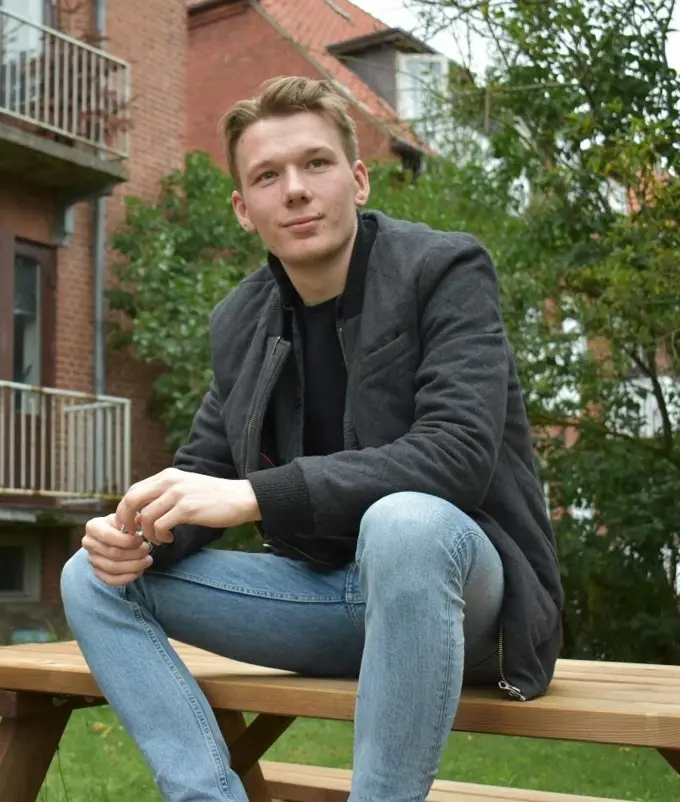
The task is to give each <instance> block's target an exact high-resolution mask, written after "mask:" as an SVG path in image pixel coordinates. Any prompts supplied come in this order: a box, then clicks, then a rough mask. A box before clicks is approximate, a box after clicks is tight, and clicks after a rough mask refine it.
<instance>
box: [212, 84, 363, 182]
mask: <svg viewBox="0 0 680 802" xmlns="http://www.w3.org/2000/svg"><path fill="white" fill-rule="evenodd" d="M347 109H348V104H347V101H346V100H345V98H344V97H342V95H341V94H340V93H339V92H338V91H337V90H336V89H335V88H334V87H333V85H332V84H331V83H330V82H329V81H325V80H316V79H314V78H305V77H302V76H297V75H293V76H284V77H280V78H272V79H270V80H269V81H265V82H264V83H263V84H262V86H261V87H260V92H259V94H258V95H256V96H255V97H253V98H249V99H248V100H240V101H238V102H237V103H234V105H233V106H232V107H231V108H230V109H229V111H227V113H226V114H225V115H224V117H223V118H222V120H221V121H220V126H219V130H220V134H221V136H222V138H223V140H224V148H225V152H226V156H227V166H228V168H229V172H230V173H231V175H232V177H233V179H234V183H235V185H236V187H237V188H238V189H240V187H241V180H240V176H239V174H238V168H237V166H236V148H237V146H238V143H239V140H240V139H241V137H242V136H243V134H244V132H245V131H246V130H247V129H248V128H249V127H250V126H251V125H253V123H256V122H259V121H260V120H264V119H267V118H269V117H285V116H288V115H292V114H298V113H300V112H305V111H309V112H313V113H315V114H319V115H321V116H323V117H325V118H326V119H327V120H329V121H330V122H331V123H333V125H335V127H336V128H337V131H338V133H339V134H340V139H341V140H342V147H343V150H344V152H345V155H346V156H347V160H348V161H349V163H350V164H354V162H355V161H356V160H357V159H358V158H359V145H358V142H357V129H356V125H355V124H354V120H353V119H352V118H351V117H350V116H349V114H348V112H347Z"/></svg>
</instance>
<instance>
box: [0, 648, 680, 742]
mask: <svg viewBox="0 0 680 802" xmlns="http://www.w3.org/2000/svg"><path fill="white" fill-rule="evenodd" d="M172 645H173V647H174V648H175V649H176V651H177V653H178V655H179V656H180V657H181V658H182V659H183V660H184V662H185V663H186V664H187V666H188V668H189V669H190V671H191V672H192V673H193V674H194V676H196V678H197V679H198V681H199V684H200V685H201V687H202V689H203V691H204V692H205V693H206V696H207V697H208V699H209V701H210V703H211V704H212V705H213V707H215V708H216V709H221V710H235V711H250V712H255V713H264V714H269V715H274V716H287V717H294V716H305V717H311V718H327V719H339V720H345V721H351V720H352V719H353V717H354V708H355V704H356V682H355V681H353V680H337V679H316V678H306V677H300V676H295V675H292V674H290V673H289V672H286V671H279V670H276V669H270V668H263V667H261V666H251V665H247V664H245V663H238V662H236V661H234V660H229V659H227V658H224V657H218V656H216V655H213V654H210V653H208V652H205V651H202V650H200V649H195V648H193V647H190V646H186V645H183V644H179V643H176V642H173V643H172ZM0 688H4V689H7V690H30V691H41V692H45V693H50V694H73V695H75V696H88V695H89V696H96V697H99V698H101V692H100V691H99V689H98V688H97V686H96V683H95V682H94V680H93V678H92V676H91V674H90V672H89V670H88V668H87V666H86V664H85V661H84V660H83V658H82V655H81V654H80V651H79V649H78V647H77V645H76V644H75V643H74V642H72V641H69V642H63V643H56V644H26V645H20V646H8V647H1V648H0ZM454 726H455V728H456V729H459V730H465V731H469V732H485V733H498V734H503V735H523V736H529V737H537V738H555V739H561V740H574V741H591V742H598V743H612V744H621V745H627V746H648V747H653V748H657V749H667V750H673V749H676V750H677V749H680V667H678V666H654V665H645V664H636V663H630V664H629V663H595V662H592V663H591V662H588V661H583V660H560V661H558V664H557V669H556V673H555V678H554V680H553V682H552V684H551V686H550V688H549V690H548V693H547V694H546V695H545V696H543V697H541V698H539V699H535V700H533V701H531V702H515V701H512V700H511V699H509V698H508V697H507V696H505V695H504V694H502V693H501V692H500V691H499V690H496V689H495V688H486V689H477V688H468V689H466V690H465V691H464V693H463V697H462V699H461V703H460V707H459V711H458V715H457V717H456V721H455V725H454Z"/></svg>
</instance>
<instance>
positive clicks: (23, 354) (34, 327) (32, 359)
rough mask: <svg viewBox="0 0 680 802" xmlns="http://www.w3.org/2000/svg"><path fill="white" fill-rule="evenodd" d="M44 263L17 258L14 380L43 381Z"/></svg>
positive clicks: (15, 269) (26, 381) (29, 382)
mask: <svg viewBox="0 0 680 802" xmlns="http://www.w3.org/2000/svg"><path fill="white" fill-rule="evenodd" d="M40 357H41V348H40V263H39V262H37V261H36V260H35V259H29V258H27V257H25V256H17V257H16V259H15V261H14V381H15V382H19V383H20V384H33V385H39V384H40V382H41V378H42V377H41V375H40V373H41V371H40V361H41V360H40Z"/></svg>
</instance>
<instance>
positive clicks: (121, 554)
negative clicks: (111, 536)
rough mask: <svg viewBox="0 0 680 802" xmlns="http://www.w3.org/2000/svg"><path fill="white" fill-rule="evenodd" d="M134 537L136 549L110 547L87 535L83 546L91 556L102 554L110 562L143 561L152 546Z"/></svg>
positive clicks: (83, 540) (82, 542)
mask: <svg viewBox="0 0 680 802" xmlns="http://www.w3.org/2000/svg"><path fill="white" fill-rule="evenodd" d="M127 537H129V536H127ZM132 537H134V540H135V547H134V548H121V547H120V546H109V545H107V544H106V543H102V542H101V541H100V540H97V539H96V538H94V537H92V536H91V535H88V534H85V536H84V537H83V539H82V541H81V544H82V547H83V548H84V549H85V550H86V551H88V552H90V554H100V555H101V556H102V557H107V558H108V559H109V560H115V561H116V562H121V561H123V560H141V559H143V558H144V557H146V555H147V554H148V553H149V551H150V550H151V546H150V545H149V544H148V543H145V542H144V541H142V540H140V538H139V537H137V536H136V535H133V536H132Z"/></svg>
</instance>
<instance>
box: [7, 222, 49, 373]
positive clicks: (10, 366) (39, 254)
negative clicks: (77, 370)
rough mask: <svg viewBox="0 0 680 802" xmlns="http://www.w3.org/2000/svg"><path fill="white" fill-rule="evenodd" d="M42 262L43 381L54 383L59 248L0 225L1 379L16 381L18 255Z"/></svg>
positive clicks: (41, 355) (41, 359) (41, 343)
mask: <svg viewBox="0 0 680 802" xmlns="http://www.w3.org/2000/svg"><path fill="white" fill-rule="evenodd" d="M17 256H22V257H24V258H26V259H33V260H35V261H36V262H37V263H38V264H39V265H40V310H39V313H40V328H41V331H40V384H41V386H42V387H53V386H54V381H55V373H56V354H55V337H56V249H55V248H54V247H51V246H49V245H40V244H38V243H36V242H30V241H29V240H25V239H20V238H19V237H16V236H15V234H14V233H13V232H12V231H9V230H7V229H1V228H0V379H5V380H6V381H14V273H15V262H16V257H17Z"/></svg>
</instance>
